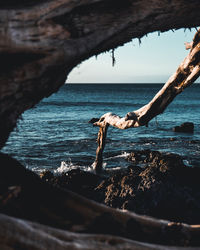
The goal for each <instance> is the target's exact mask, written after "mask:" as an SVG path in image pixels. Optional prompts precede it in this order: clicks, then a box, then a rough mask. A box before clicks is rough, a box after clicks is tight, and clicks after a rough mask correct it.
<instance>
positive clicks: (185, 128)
mask: <svg viewBox="0 0 200 250" xmlns="http://www.w3.org/2000/svg"><path fill="white" fill-rule="evenodd" d="M173 131H174V132H181V133H194V124H193V123H192V122H184V123H183V124H181V125H180V126H176V127H174V128H173Z"/></svg>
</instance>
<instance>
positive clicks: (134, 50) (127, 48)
mask: <svg viewBox="0 0 200 250" xmlns="http://www.w3.org/2000/svg"><path fill="white" fill-rule="evenodd" d="M195 32H196V30H195V29H192V30H191V32H190V31H189V29H187V30H186V31H185V32H184V30H183V29H181V30H177V31H175V32H172V31H168V32H164V33H161V34H160V36H159V35H158V32H155V33H151V34H149V35H148V37H143V38H142V40H141V41H142V43H141V44H140V45H139V41H138V39H134V40H133V41H132V42H130V43H128V44H126V45H124V46H123V47H119V48H118V49H116V50H115V58H116V64H115V66H114V67H113V66H112V57H111V52H107V53H103V54H101V55H99V56H98V58H97V59H96V58H95V57H92V58H90V59H89V60H87V61H85V62H83V63H81V64H80V65H79V66H77V67H76V68H74V69H73V71H72V72H71V73H70V75H69V76H68V79H67V83H164V82H166V81H167V79H168V78H169V77H170V75H171V74H173V73H174V72H175V71H176V69H177V67H178V65H179V64H180V63H181V62H182V61H183V59H184V58H185V56H186V55H187V54H188V51H186V50H185V46H184V42H191V41H192V39H193V36H194V34H195Z"/></svg>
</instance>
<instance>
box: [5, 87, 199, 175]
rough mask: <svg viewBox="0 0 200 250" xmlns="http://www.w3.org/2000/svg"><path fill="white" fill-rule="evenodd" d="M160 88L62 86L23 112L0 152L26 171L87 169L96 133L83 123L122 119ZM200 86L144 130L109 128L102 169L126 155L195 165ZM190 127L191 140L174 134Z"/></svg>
mask: <svg viewBox="0 0 200 250" xmlns="http://www.w3.org/2000/svg"><path fill="white" fill-rule="evenodd" d="M161 87H162V85H161V84H66V85H64V86H63V87H61V88H60V90H59V91H58V92H57V93H55V94H53V95H52V96H50V97H49V98H45V99H43V100H42V101H41V102H40V103H39V104H38V105H37V106H35V107H34V108H32V109H30V110H28V111H26V112H25V113H24V114H23V119H22V120H20V121H19V124H18V127H17V129H15V131H13V132H12V134H11V135H10V138H9V140H8V142H7V144H6V146H5V147H4V148H3V152H6V153H9V154H10V155H11V156H13V157H15V158H16V159H18V160H19V161H20V162H21V163H22V164H24V165H25V166H26V167H27V168H29V169H32V170H34V171H42V170H44V169H50V170H54V171H55V172H62V171H66V170H68V169H71V168H74V167H77V166H81V167H82V168H85V169H91V165H92V163H93V161H94V159H95V151H96V147H97V144H96V138H97V133H98V128H97V127H93V126H92V125H91V124H89V123H88V121H89V120H90V119H91V118H93V117H100V116H101V115H103V114H104V113H107V112H113V113H116V114H118V115H120V116H124V115H125V114H126V113H127V112H129V111H133V110H136V109H138V108H140V107H141V106H143V105H145V104H146V103H148V102H149V101H150V100H151V99H152V98H153V96H154V95H155V94H156V92H157V91H158V90H159V89H160V88H161ZM199 97H200V85H198V84H194V85H193V86H191V87H189V88H187V89H186V90H185V91H184V92H183V93H181V94H180V95H179V96H177V97H176V99H175V100H174V101H173V103H171V104H170V105H169V107H168V108H167V109H166V110H165V112H164V113H163V114H162V115H159V116H157V118H154V119H153V120H152V121H151V122H150V123H149V127H140V128H132V129H128V130H119V129H116V128H113V127H110V128H109V130H108V136H107V144H106V147H105V153H104V166H105V167H106V168H116V167H126V166H128V163H127V161H126V157H127V155H128V154H129V153H130V152H131V151H133V150H138V149H150V150H159V151H165V152H172V153H178V154H180V155H182V156H184V157H185V161H186V162H187V164H189V165H198V162H199V160H200V155H199V150H200V119H199V114H200V109H199V108H200V98H199ZM186 121H190V122H193V123H194V124H195V131H194V134H182V133H174V132H173V131H172V128H173V127H174V126H176V125H180V124H181V123H183V122H186Z"/></svg>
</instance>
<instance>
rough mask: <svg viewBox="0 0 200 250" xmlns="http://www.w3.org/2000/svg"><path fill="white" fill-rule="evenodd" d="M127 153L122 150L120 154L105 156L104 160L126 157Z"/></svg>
mask: <svg viewBox="0 0 200 250" xmlns="http://www.w3.org/2000/svg"><path fill="white" fill-rule="evenodd" d="M129 155H130V153H127V152H123V153H122V154H120V155H115V156H111V157H108V158H106V159H105V160H112V159H116V158H127V157H128V156H129Z"/></svg>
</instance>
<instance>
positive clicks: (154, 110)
mask: <svg viewBox="0 0 200 250" xmlns="http://www.w3.org/2000/svg"><path fill="white" fill-rule="evenodd" d="M189 48H190V49H191V50H190V53H189V54H188V56H187V57H186V58H185V59H184V61H183V62H182V63H181V64H180V66H179V67H178V69H177V70H176V72H175V73H174V74H173V75H172V76H171V77H170V78H169V80H168V81H167V82H166V83H165V85H164V86H163V88H162V89H161V90H160V91H159V92H158V93H157V94H156V95H155V96H154V98H153V99H152V100H151V101H150V102H149V103H148V104H147V105H145V106H143V107H142V108H140V109H138V110H136V111H133V112H129V113H128V114H126V116H125V117H122V118H121V117H119V116H117V115H115V114H113V113H106V114H104V115H103V116H101V118H100V119H99V121H96V122H94V123H93V125H94V126H99V134H98V148H97V151H96V160H95V163H94V167H96V169H97V168H98V171H99V170H100V169H101V168H102V163H103V149H104V147H105V140H106V133H102V132H101V131H103V130H104V129H105V128H106V130H107V127H108V125H111V126H114V127H116V128H119V129H128V128H135V127H139V126H144V125H146V126H147V125H148V122H149V121H150V120H151V119H153V118H154V117H155V116H157V115H159V114H161V113H163V111H164V110H165V109H166V107H167V106H168V105H169V104H170V103H171V102H172V101H173V100H174V98H175V97H176V96H177V95H178V94H180V93H181V92H182V91H183V90H184V89H185V88H186V87H188V86H190V85H191V84H192V83H193V82H195V81H196V79H197V78H198V77H199V76H200V30H199V31H197V33H196V34H195V36H194V39H193V42H192V43H190V44H188V43H187V44H186V49H189ZM99 137H100V138H99Z"/></svg>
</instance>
